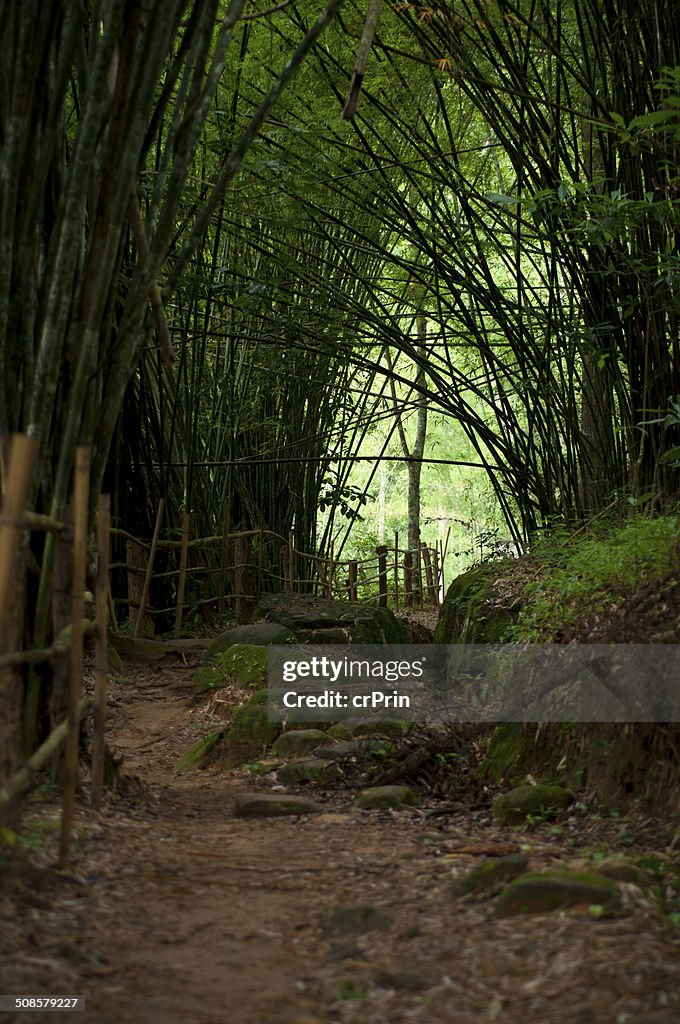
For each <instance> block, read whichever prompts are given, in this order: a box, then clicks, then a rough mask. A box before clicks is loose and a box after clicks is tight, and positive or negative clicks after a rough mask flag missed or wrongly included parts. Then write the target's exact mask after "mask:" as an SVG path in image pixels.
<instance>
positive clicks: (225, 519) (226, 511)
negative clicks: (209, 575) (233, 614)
mask: <svg viewBox="0 0 680 1024" xmlns="http://www.w3.org/2000/svg"><path fill="white" fill-rule="evenodd" d="M230 529H231V505H230V504H229V502H228V501H225V503H224V508H223V509H222V543H221V545H220V596H219V604H218V609H219V613H220V615H224V592H225V590H226V589H227V549H228V547H229V530H230Z"/></svg>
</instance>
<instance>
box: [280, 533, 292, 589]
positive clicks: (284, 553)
mask: <svg viewBox="0 0 680 1024" xmlns="http://www.w3.org/2000/svg"><path fill="white" fill-rule="evenodd" d="M289 552H290V545H289V544H282V545H281V567H282V570H283V590H284V593H286V594H289V593H290V591H291V590H292V589H293V588H292V586H291V583H290V553H289Z"/></svg>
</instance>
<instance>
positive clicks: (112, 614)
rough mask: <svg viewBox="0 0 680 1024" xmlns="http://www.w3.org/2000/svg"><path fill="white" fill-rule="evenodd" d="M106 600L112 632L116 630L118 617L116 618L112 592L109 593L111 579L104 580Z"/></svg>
mask: <svg viewBox="0 0 680 1024" xmlns="http://www.w3.org/2000/svg"><path fill="white" fill-rule="evenodd" d="M106 600H107V602H108V605H109V617H110V619H111V629H112V630H113V632H114V633H117V632H118V619H117V618H116V605H115V603H114V600H113V594H112V593H111V580H110V579H109V580H107V581H106Z"/></svg>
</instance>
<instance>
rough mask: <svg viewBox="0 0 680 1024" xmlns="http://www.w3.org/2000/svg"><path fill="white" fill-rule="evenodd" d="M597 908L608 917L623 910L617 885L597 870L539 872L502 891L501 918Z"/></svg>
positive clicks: (513, 883)
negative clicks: (570, 909) (568, 908)
mask: <svg viewBox="0 0 680 1024" xmlns="http://www.w3.org/2000/svg"><path fill="white" fill-rule="evenodd" d="M580 904H585V905H586V906H596V907H598V908H602V911H603V912H604V913H606V914H608V913H615V912H616V911H618V910H620V909H621V897H620V894H619V890H618V886H617V885H616V882H614V881H612V879H611V878H606V877H605V876H604V875H600V874H598V873H597V872H594V871H536V872H529V873H528V874H526V875H521V876H520V877H519V878H516V879H515V880H514V881H513V882H510V884H509V885H508V886H506V888H505V889H504V890H503V892H502V893H501V895H500V896H499V898H498V902H497V904H496V913H497V914H498V915H499V917H512V916H514V915H516V914H545V913H549V912H551V911H553V910H559V909H561V908H562V907H569V906H578V905H580Z"/></svg>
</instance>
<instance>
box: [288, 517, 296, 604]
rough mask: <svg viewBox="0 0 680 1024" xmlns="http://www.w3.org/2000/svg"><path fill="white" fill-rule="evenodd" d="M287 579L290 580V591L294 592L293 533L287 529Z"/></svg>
mask: <svg viewBox="0 0 680 1024" xmlns="http://www.w3.org/2000/svg"><path fill="white" fill-rule="evenodd" d="M288 579H289V580H290V592H291V594H293V593H295V534H294V533H293V531H292V530H289V531H288Z"/></svg>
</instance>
